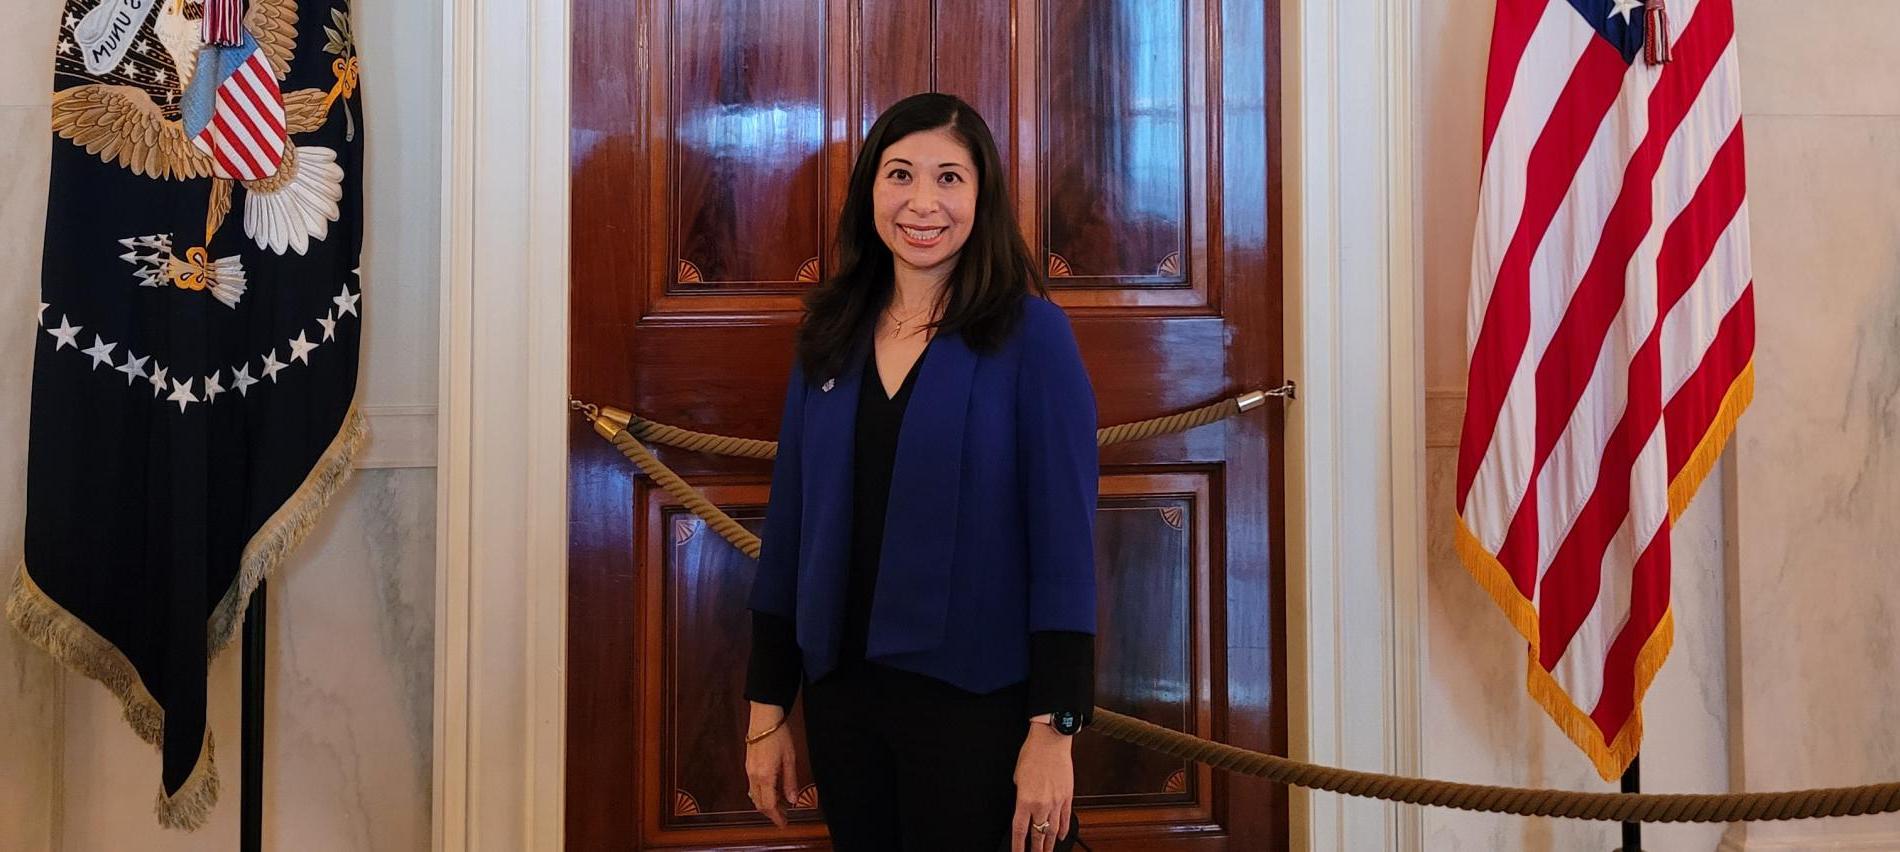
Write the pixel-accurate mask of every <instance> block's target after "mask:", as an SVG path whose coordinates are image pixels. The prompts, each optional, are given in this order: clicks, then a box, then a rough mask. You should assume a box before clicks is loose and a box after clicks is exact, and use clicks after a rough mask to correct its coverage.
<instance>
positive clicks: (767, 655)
mask: <svg viewBox="0 0 1900 852" xmlns="http://www.w3.org/2000/svg"><path fill="white" fill-rule="evenodd" d="M804 668H805V664H804V660H803V659H802V658H801V657H800V656H799V653H798V631H797V628H796V627H795V626H793V624H792V620H791V619H789V618H786V617H784V616H782V615H773V614H771V613H769V612H760V611H758V610H753V611H752V656H751V658H750V659H748V660H747V661H746V673H745V697H746V700H747V701H757V702H759V703H760V704H776V705H778V706H780V707H783V708H785V712H787V713H790V712H791V711H792V702H793V701H795V700H797V698H798V684H799V681H800V680H801V679H802V678H803V677H804Z"/></svg>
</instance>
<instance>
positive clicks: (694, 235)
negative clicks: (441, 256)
mask: <svg viewBox="0 0 1900 852" xmlns="http://www.w3.org/2000/svg"><path fill="white" fill-rule="evenodd" d="M1271 6H1272V4H1266V3H1262V2H1261V0H575V3H574V25H575V26H574V32H575V40H574V44H573V57H574V65H573V73H574V81H573V90H574V103H573V133H572V145H573V162H574V164H575V165H574V172H573V175H572V180H573V186H572V191H573V200H574V201H573V203H574V208H573V234H572V237H573V275H574V280H573V296H572V298H573V323H574V325H573V341H574V344H573V345H574V350H573V353H572V373H573V388H574V393H575V395H576V396H578V397H580V398H582V399H586V400H589V401H594V402H599V403H604V404H612V405H615V406H619V407H623V408H627V409H630V410H632V411H635V412H638V413H640V414H642V415H644V416H647V417H651V418H653V419H656V420H662V421H666V422H671V423H675V424H679V425H682V426H686V427H689V428H694V429H701V430H707V431H713V432H722V433H728V434H736V435H746V436H754V437H764V438H770V437H772V436H774V435H776V434H777V426H778V424H777V422H776V421H777V418H778V413H779V406H780V403H781V399H782V397H781V393H782V392H783V388H784V382H785V376H786V374H787V371H788V370H789V369H790V364H791V358H792V345H791V340H792V337H791V331H792V328H793V325H794V323H795V321H796V319H797V316H798V314H797V311H798V303H797V297H798V295H799V293H801V292H802V291H803V290H804V289H805V288H807V287H809V286H811V284H812V283H813V282H815V281H817V280H819V277H820V276H821V275H823V274H824V271H825V269H826V266H827V262H828V260H829V257H828V255H829V252H830V249H829V243H830V240H831V237H832V234H831V229H832V227H833V221H834V219H835V217H836V215H837V211H838V208H839V205H840V203H841V198H840V196H841V193H842V192H843V189H844V186H845V182H846V177H847V173H848V170H849V167H850V163H851V159H852V157H853V156H854V154H855V146H856V145H857V143H858V141H859V140H860V139H861V138H862V135H863V133H864V131H865V130H866V129H868V128H869V126H870V124H871V122H872V121H873V120H874V119H875V118H876V116H877V114H878V112H879V110H881V109H882V108H883V107H884V106H886V105H888V104H890V103H892V102H893V101H895V100H897V99H898V98H900V97H902V96H904V95H907V94H910V93H912V92H917V91H924V90H939V91H947V92H952V93H955V94H958V95H960V96H962V97H963V98H964V99H965V100H967V101H969V102H970V103H972V104H973V105H975V106H976V107H977V108H978V109H979V110H980V111H982V112H983V114H984V116H985V117H986V118H987V120H988V121H989V123H990V125H991V127H992V128H993V129H994V131H995V133H996V135H997V137H998V142H999V144H1000V146H1001V149H1002V152H1003V156H1004V158H1005V159H1006V160H1007V161H1008V162H1009V163H1010V164H1011V168H1012V176H1011V177H1012V183H1013V186H1014V188H1015V192H1016V197H1015V198H1014V199H1012V203H1014V204H1015V205H1016V206H1017V208H1018V212H1019V215H1020V218H1021V220H1022V222H1023V224H1024V227H1025V229H1026V230H1027V232H1028V233H1027V236H1028V238H1029V242H1030V245H1031V247H1032V249H1033V250H1035V251H1037V252H1038V253H1040V254H1042V255H1044V256H1046V258H1047V262H1048V266H1049V271H1050V275H1051V276H1052V281H1051V283H1052V284H1053V285H1054V287H1055V290H1056V293H1057V301H1059V302H1060V303H1061V304H1062V305H1063V306H1064V307H1065V308H1066V309H1067V311H1068V312H1069V315H1070V317H1071V318H1072V319H1073V320H1074V324H1075V329H1076V333H1077V336H1078V338H1079V340H1080V342H1081V346H1082V350H1083V355H1084V358H1085V360H1086V361H1087V364H1088V367H1089V371H1090V374H1091V376H1092V377H1093V381H1094V386H1095V391H1096V395H1097V397H1098V400H1099V409H1100V412H1101V417H1102V421H1103V423H1104V424H1105V425H1106V424H1113V423H1120V422H1125V421H1129V420H1135V419H1140V418H1145V417H1151V416H1155V415H1158V414H1164V413H1168V412H1173V411H1178V410H1182V409H1185V408H1190V407H1193V406H1196V405H1199V404H1202V403H1204V402H1208V401H1211V400H1214V399H1217V398H1220V397H1222V396H1225V395H1229V394H1232V393H1236V392H1239V391H1243V390H1247V389H1252V388H1264V387H1272V386H1274V385H1277V384H1278V383H1279V381H1280V379H1281V357H1280V356H1281V351H1282V345H1281V344H1282V341H1281V333H1282V323H1281V277H1280V276H1281V273H1280V270H1281V263H1280V250H1279V211H1280V176H1279V173H1278V165H1277V164H1278V163H1279V161H1280V158H1279V151H1278V140H1279V120H1278V99H1277V93H1278V90H1279V77H1278V71H1277V69H1278V59H1277V49H1276V44H1277V41H1278V36H1277V22H1276V20H1275V13H1274V11H1273V9H1272V8H1271ZM524 286H532V283H531V282H529V283H524ZM1281 434H1282V421H1281V414H1280V411H1279V410H1278V407H1277V406H1268V407H1266V408H1265V409H1261V410H1256V411H1255V412H1252V413H1249V414H1247V415H1244V416H1242V417H1240V418H1237V419H1232V420H1228V421H1226V422H1225V423H1222V424H1217V425H1214V426H1209V427H1205V428H1202V429H1199V430H1196V431H1194V432H1191V433H1188V434H1185V435H1179V436H1173V437H1168V438H1163V439H1158V440H1152V441H1148V442H1145V443H1140V444H1133V445H1123V446H1119V447H1114V448H1111V449H1109V450H1106V451H1105V452H1104V454H1103V457H1102V498H1101V502H1100V516H1099V519H1098V529H1097V551H1098V563H1099V564H1098V571H1099V574H1098V576H1099V591H1100V595H1099V596H1100V602H1101V613H1100V623H1101V633H1100V636H1099V637H1098V646H1097V647H1098V653H1099V658H1098V682H1099V687H1098V698H1099V701H1100V703H1101V704H1103V705H1104V706H1107V707H1110V708H1113V709H1116V710H1120V711H1122V712H1127V713H1132V714H1135V715H1138V716H1141V717H1143V718H1146V719H1150V720H1152V721H1155V722H1158V723H1160V724H1164V725H1167V726H1170V727H1173V728H1176V729H1179V730H1184V731H1190V732H1193V733H1195V734H1199V735H1202V736H1211V737H1214V738H1218V739H1220V740H1224V741H1226V742H1231V743H1236V744H1239V745H1244V746H1248V747H1252V748H1256V749H1262V750H1267V751H1273V752H1278V753H1284V750H1285V746H1286V706H1287V702H1286V696H1285V684H1286V674H1285V672H1286V665H1285V651H1284V629H1283V625H1284V600H1285V598H1284V591H1283V588H1284V582H1283V578H1284V555H1283V554H1284V547H1283V544H1282V542H1281V531H1282V529H1283V522H1282V516H1283V510H1282V506H1281V495H1282V493H1283V490H1282V487H1281V482H1282V479H1283V467H1284V460H1283V458H1282V457H1281V456H1280V453H1279V446H1280V436H1281ZM572 445H573V454H572V459H571V477H570V482H571V488H570V499H571V508H570V514H571V516H572V519H573V520H572V524H571V536H570V542H571V550H570V556H571V574H570V610H569V611H570V628H569V649H568V661H569V669H568V672H567V681H568V684H569V686H568V690H569V695H568V703H569V720H568V757H567V766H568V826H567V833H568V838H569V844H570V847H571V848H573V849H578V850H608V849H645V848H653V847H659V846H665V847H668V848H688V849H710V848H720V849H732V848H764V847H770V848H774V849H822V848H827V846H826V843H825V834H824V826H823V823H822V822H821V821H820V820H819V815H818V811H817V810H816V809H815V808H813V807H811V805H814V804H815V802H816V792H815V790H810V789H808V790H807V795H806V796H804V797H803V804H804V805H806V806H807V807H804V808H802V809H801V810H798V811H797V812H796V818H797V821H796V823H795V824H794V826H793V827H792V828H791V829H790V830H787V831H778V830H776V829H774V828H773V827H772V826H771V825H770V824H769V823H767V822H765V821H764V820H763V819H762V818H760V817H759V816H757V815H756V814H755V813H753V812H752V811H751V810H750V806H749V804H748V803H747V800H746V789H745V783H744V779H743V772H742V768H741V765H742V755H743V747H742V745H741V743H740V734H741V732H742V729H743V727H744V725H745V702H744V697H743V680H744V668H745V654H746V648H747V636H748V633H747V624H748V621H747V615H746V612H745V601H746V594H747V591H748V589H749V586H750V583H751V578H752V571H753V564H752V561H751V560H749V559H747V558H746V557H744V556H743V555H741V554H739V553H738V552H736V551H735V550H733V549H732V548H731V547H730V546H728V545H727V544H726V543H725V542H724V541H723V540H722V539H720V538H719V537H718V536H717V535H715V534H713V533H712V532H710V531H709V530H707V529H706V528H705V527H704V525H703V524H701V523H700V522H698V521H697V520H696V519H695V518H694V517H693V516H692V515H691V514H690V513H687V512H685V511H683V510H682V509H680V508H679V507H678V506H676V505H674V504H673V503H672V502H671V501H669V500H668V499H667V497H666V496H665V494H664V493H663V492H661V491H660V490H658V489H657V488H654V487H652V486H651V485H650V484H649V483H647V482H645V481H642V480H639V479H638V478H637V477H636V476H635V475H634V471H633V468H632V467H631V466H630V465H629V464H628V463H627V462H626V461H625V460H624V459H622V458H621V457H620V456H619V454H618V453H617V452H615V451H614V450H613V448H612V447H610V446H608V445H607V444H606V443H605V442H603V441H601V440H600V439H599V438H597V437H595V436H594V435H593V434H592V433H591V432H590V431H588V430H587V429H586V428H585V427H584V426H581V425H578V424H577V425H576V427H575V429H574V432H573V435H572ZM661 455H662V457H663V458H664V459H665V460H666V461H667V462H668V463H669V464H671V465H672V466H674V467H675V468H676V469H677V470H679V471H680V473H681V474H682V475H684V476H685V477H686V478H687V479H688V480H690V481H691V482H693V483H694V484H696V485H698V486H700V487H701V488H702V489H703V490H704V491H705V492H706V493H707V494H708V496H709V497H710V498H711V499H713V500H714V501H716V502H717V503H719V504H720V505H722V506H724V507H725V508H726V509H727V510H728V511H730V512H731V513H732V514H733V515H734V516H735V517H737V518H739V519H741V520H742V521H746V522H748V523H749V524H751V525H752V527H753V528H754V530H756V529H757V528H758V525H759V521H760V519H761V517H762V515H763V510H764V503H765V500H766V493H767V480H768V477H769V474H770V469H769V466H767V465H765V464H762V463H755V462H744V461H738V460H733V459H726V458H715V457H710V456H703V455H697V454H692V453H683V452H678V451H671V450H669V451H665V452H663V453H661ZM796 719H797V717H796V716H795V724H796ZM800 737H801V741H802V732H801V733H800ZM1076 768H1077V787H1078V798H1079V800H1080V805H1081V809H1082V812H1081V816H1082V821H1083V824H1084V826H1085V832H1086V835H1087V836H1088V837H1089V838H1090V841H1091V843H1092V844H1093V845H1094V847H1095V848H1096V849H1100V850H1112V849H1236V850H1241V849H1245V850H1254V849H1275V848H1284V847H1285V844H1286V838H1287V833H1286V817H1287V807H1286V799H1285V794H1284V791H1283V790H1281V789H1278V788H1274V787H1272V786H1270V785H1265V784H1260V783H1257V782H1253V781H1251V780H1249V779H1236V778H1230V777H1227V776H1224V775H1221V776H1217V775H1214V774H1213V773H1211V772H1209V771H1207V770H1205V769H1204V768H1202V767H1197V766H1190V765H1185V764H1183V763H1182V762H1180V761H1173V760H1168V759H1166V758H1163V757H1162V756H1160V755H1157V754H1154V753H1152V752H1144V751H1140V750H1137V749H1134V748H1132V747H1129V746H1126V745H1123V744H1121V743H1118V742H1115V741H1112V740H1109V739H1107V738H1105V737H1102V736H1101V735H1099V734H1095V733H1092V732H1086V731H1085V732H1084V733H1083V734H1082V739H1081V740H1080V741H1079V742H1078V743H1077V747H1076ZM800 772H801V778H803V779H805V780H806V781H807V782H809V779H810V774H809V771H808V770H806V769H805V768H804V767H802V766H801V767H800Z"/></svg>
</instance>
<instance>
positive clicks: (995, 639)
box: [750, 296, 1100, 693]
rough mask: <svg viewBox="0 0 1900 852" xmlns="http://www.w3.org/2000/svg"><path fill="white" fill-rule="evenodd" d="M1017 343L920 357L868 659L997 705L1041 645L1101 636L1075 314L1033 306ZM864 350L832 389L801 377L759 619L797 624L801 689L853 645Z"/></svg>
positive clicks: (793, 387)
mask: <svg viewBox="0 0 1900 852" xmlns="http://www.w3.org/2000/svg"><path fill="white" fill-rule="evenodd" d="M1023 301H1024V305H1023V319H1022V322H1021V323H1019V324H1018V325H1017V331H1016V332H1015V333H1014V334H1013V335H1012V336H1011V337H1010V339H1009V340H1008V341H1007V342H1006V343H1005V344H1004V345H1003V346H1002V347H1001V348H1000V349H999V350H998V351H996V352H994V353H991V354H988V355H978V354H977V353H975V352H974V351H972V350H971V349H970V348H969V346H968V345H966V344H965V342H964V341H963V339H962V337H961V336H960V335H957V334H954V333H943V334H940V335H939V337H938V338H937V339H936V340H935V341H934V342H933V343H932V344H931V346H930V347H929V348H928V349H926V350H925V351H924V354H923V356H922V357H923V364H922V365H921V366H920V367H919V372H918V375H917V380H916V382H917V383H916V385H915V386H914V387H913V388H912V390H911V398H910V403H909V405H908V406H907V407H906V408H905V411H904V417H903V421H902V425H901V426H900V428H899V431H898V438H897V457H896V460H895V463H894V465H893V469H892V474H891V493H890V502H889V504H888V508H887V509H886V515H885V527H884V530H885V531H884V543H883V550H882V555H881V556H880V557H879V559H880V561H879V566H878V580H877V591H876V593H875V595H874V597H873V599H872V604H871V623H870V635H869V637H868V641H867V647H866V652H865V653H866V656H867V657H868V658H870V659H872V660H875V661H876V662H878V663H880V664H883V665H887V666H892V667H895V668H901V669H906V670H909V671H914V672H918V673H921V674H925V675H929V676H931V677H935V678H938V679H940V680H944V681H948V682H949V683H952V684H955V685H957V686H960V687H962V688H964V689H967V690H970V691H972V692H978V693H986V692H991V691H993V690H996V689H998V688H1001V687H1004V686H1008V685H1010V684H1013V683H1017V682H1019V681H1022V680H1024V679H1026V678H1027V677H1028V675H1029V634H1030V633H1031V632H1032V631H1039V630H1073V631H1080V632H1085V633H1094V632H1095V536H1094V526H1095V502H1096V501H1095V498H1096V493H1097V490H1098V487H1099V484H1100V483H1099V479H1098V473H1097V454H1096V445H1095V428H1096V423H1095V417H1096V412H1095V393H1094V390H1093V389H1092V388H1091V387H1090V385H1089V378H1088V373H1087V371H1086V370H1084V369H1083V366H1082V357H1081V353H1080V352H1079V351H1078V350H1077V348H1076V344H1075V335H1074V333H1073V331H1072V330H1071V329H1070V326H1069V320H1068V317H1067V315H1065V314H1064V313H1063V312H1062V309H1061V308H1059V307H1057V306H1056V305H1055V304H1054V303H1053V302H1050V301H1048V300H1046V299H1043V298H1040V297H1037V296H1028V297H1025V298H1024V300H1023ZM870 355H871V345H870V337H869V335H861V336H860V340H859V341H857V343H856V344H855V345H854V347H853V352H852V355H851V356H850V357H849V359H848V360H847V361H846V362H845V366H844V371H843V372H842V373H840V374H838V375H836V376H822V377H817V380H816V381H815V382H814V381H810V380H807V378H806V377H805V376H804V374H803V370H802V368H801V367H800V366H798V365H797V364H796V363H795V364H794V366H793V368H792V375H791V381H790V383H789V385H788V387H787V388H786V391H785V413H784V416H783V419H782V420H781V421H780V423H779V439H778V440H779V445H778V457H777V458H776V460H774V462H773V466H772V488H771V498H770V499H771V502H770V504H769V505H768V506H767V508H766V516H765V531H764V541H763V544H762V546H761V550H760V553H759V567H758V574H757V575H756V576H755V577H754V579H753V584H752V595H751V601H750V607H751V608H752V609H755V610H758V611H761V612H768V613H772V614H775V615H778V616H781V617H785V618H790V619H792V620H793V622H794V624H795V625H796V627H797V635H798V646H799V650H800V652H801V653H802V655H803V657H804V664H805V673H806V676H807V677H809V678H811V679H812V680H817V679H818V678H820V677H823V676H824V675H825V674H826V673H828V672H830V671H831V670H832V669H833V668H835V667H836V666H837V663H838V645H839V640H840V637H841V634H842V632H843V629H844V598H845V580H846V573H847V571H848V570H849V559H850V545H851V513H852V503H851V501H852V451H853V440H854V437H855V427H856V420H857V410H858V387H859V382H860V380H861V377H862V373H861V371H862V370H864V369H866V368H867V364H868V363H870Z"/></svg>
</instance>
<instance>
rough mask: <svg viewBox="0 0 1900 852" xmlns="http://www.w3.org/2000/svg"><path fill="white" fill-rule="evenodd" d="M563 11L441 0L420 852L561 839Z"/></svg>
mask: <svg viewBox="0 0 1900 852" xmlns="http://www.w3.org/2000/svg"><path fill="white" fill-rule="evenodd" d="M569 37H570V33H569V24H568V8H567V2H566V0H507V2H502V1H501V0H444V2H443V42H442V56H443V64H444V67H443V74H442V79H443V91H442V98H443V100H442V108H443V116H442V118H443V120H442V128H443V137H442V140H441V147H442V153H443V158H442V163H443V170H444V171H443V181H442V185H443V197H442V204H443V208H442V209H443V217H442V221H443V234H442V244H443V257H442V261H443V262H442V269H443V270H444V271H445V273H446V274H445V280H444V281H443V286H442V288H441V294H442V306H441V310H442V314H441V328H442V349H441V353H442V354H441V369H442V372H441V377H440V382H441V385H440V386H441V407H440V411H439V434H438V437H437V440H438V442H439V446H440V450H441V453H440V456H439V460H440V464H439V468H438V478H437V485H436V489H437V490H436V507H437V508H436V511H437V518H436V532H437V555H436V637H435V639H436V641H435V648H436V655H435V756H434V760H435V767H434V770H435V778H434V780H435V789H434V796H433V804H432V809H433V813H432V834H433V837H434V845H433V848H434V849H436V850H446V852H463V850H471V851H472V850H482V852H487V850H494V852H503V850H507V852H518V850H530V849H532V850H558V849H560V848H561V847H562V841H563V837H562V829H563V798H564V796H563V793H564V790H563V786H562V785H563V771H562V765H563V761H564V748H563V746H564V743H563V735H564V730H563V729H564V725H565V719H566V712H565V704H566V697H567V690H566V687H565V684H564V671H565V655H566V645H565V641H566V629H567V624H566V622H567V611H566V592H567V529H566V528H567V490H566V470H567V426H568V417H570V416H571V415H570V414H569V413H568V412H567V411H566V397H567V392H566V391H567V336H568V331H567V329H568V297H567V280H568V274H567V263H568V260H567V258H568V254H567V246H568V178H569V173H568V147H567V146H568V58H567V52H568V44H569Z"/></svg>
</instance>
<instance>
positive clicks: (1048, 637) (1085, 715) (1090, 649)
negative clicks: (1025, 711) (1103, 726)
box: [1029, 630, 1095, 724]
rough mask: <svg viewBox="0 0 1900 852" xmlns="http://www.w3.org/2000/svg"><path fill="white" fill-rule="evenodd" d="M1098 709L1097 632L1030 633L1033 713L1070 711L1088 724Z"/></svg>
mask: <svg viewBox="0 0 1900 852" xmlns="http://www.w3.org/2000/svg"><path fill="white" fill-rule="evenodd" d="M1094 709H1095V635H1094V634H1092V633H1079V632H1076V631H1073V630H1038V631H1035V632H1033V633H1030V634H1029V715H1031V716H1040V715H1042V714H1044V713H1054V712H1056V711H1058V710H1069V711H1073V712H1075V713H1076V714H1078V715H1080V716H1081V717H1082V723H1083V724H1088V721H1089V718H1090V717H1091V716H1093V715H1094V714H1093V710H1094Z"/></svg>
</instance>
